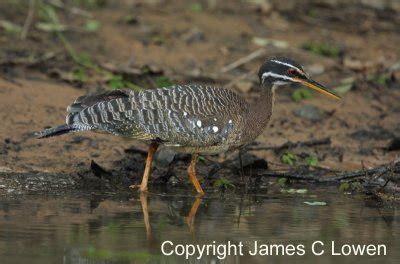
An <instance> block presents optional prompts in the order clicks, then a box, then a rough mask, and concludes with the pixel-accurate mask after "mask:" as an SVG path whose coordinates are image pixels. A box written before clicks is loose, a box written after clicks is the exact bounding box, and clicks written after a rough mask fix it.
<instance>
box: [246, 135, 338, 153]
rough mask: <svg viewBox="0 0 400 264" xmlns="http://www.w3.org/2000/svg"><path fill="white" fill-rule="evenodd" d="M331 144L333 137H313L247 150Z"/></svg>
mask: <svg viewBox="0 0 400 264" xmlns="http://www.w3.org/2000/svg"><path fill="white" fill-rule="evenodd" d="M326 144H331V138H329V137H327V138H321V139H312V140H308V141H297V142H290V141H288V142H286V143H284V144H282V145H280V146H255V147H249V148H248V149H247V150H283V149H290V148H297V147H300V146H306V147H312V146H317V145H326Z"/></svg>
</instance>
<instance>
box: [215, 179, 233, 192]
mask: <svg viewBox="0 0 400 264" xmlns="http://www.w3.org/2000/svg"><path fill="white" fill-rule="evenodd" d="M214 187H216V188H220V189H222V190H227V189H231V188H235V185H234V184H233V183H231V182H230V181H229V180H228V179H225V178H223V177H221V178H219V179H218V180H216V181H215V182H214Z"/></svg>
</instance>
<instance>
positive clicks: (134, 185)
mask: <svg viewBox="0 0 400 264" xmlns="http://www.w3.org/2000/svg"><path fill="white" fill-rule="evenodd" d="M129 188H131V189H132V190H136V189H139V190H138V191H140V192H146V191H147V188H143V187H142V185H141V184H132V185H129Z"/></svg>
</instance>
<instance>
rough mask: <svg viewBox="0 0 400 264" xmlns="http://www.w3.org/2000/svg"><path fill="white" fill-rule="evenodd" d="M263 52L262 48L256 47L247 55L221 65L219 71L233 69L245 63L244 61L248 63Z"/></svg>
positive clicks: (223, 71)
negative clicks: (256, 48)
mask: <svg viewBox="0 0 400 264" xmlns="http://www.w3.org/2000/svg"><path fill="white" fill-rule="evenodd" d="M265 52H266V50H265V49H264V48H262V49H258V50H256V51H253V52H252V53H250V54H249V55H247V56H245V57H243V58H240V59H238V60H237V61H234V62H232V63H231V64H228V65H226V66H224V67H222V69H221V73H226V72H228V71H231V70H233V69H235V68H237V67H239V66H241V65H243V64H246V63H248V62H250V61H252V60H254V59H256V58H258V57H260V56H262V55H264V54H265Z"/></svg>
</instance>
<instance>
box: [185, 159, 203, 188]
mask: <svg viewBox="0 0 400 264" xmlns="http://www.w3.org/2000/svg"><path fill="white" fill-rule="evenodd" d="M196 162H197V154H193V155H192V161H191V162H190V165H189V167H188V169H187V172H188V175H189V179H190V181H191V182H192V184H193V185H194V188H196V191H197V192H198V193H199V194H204V191H203V189H202V188H201V185H200V183H199V181H198V180H197V177H196Z"/></svg>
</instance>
